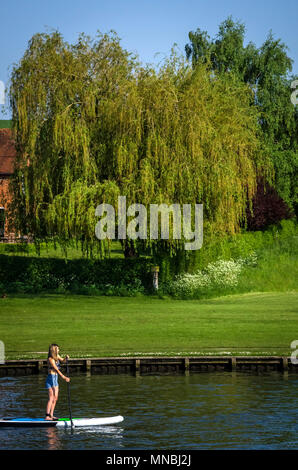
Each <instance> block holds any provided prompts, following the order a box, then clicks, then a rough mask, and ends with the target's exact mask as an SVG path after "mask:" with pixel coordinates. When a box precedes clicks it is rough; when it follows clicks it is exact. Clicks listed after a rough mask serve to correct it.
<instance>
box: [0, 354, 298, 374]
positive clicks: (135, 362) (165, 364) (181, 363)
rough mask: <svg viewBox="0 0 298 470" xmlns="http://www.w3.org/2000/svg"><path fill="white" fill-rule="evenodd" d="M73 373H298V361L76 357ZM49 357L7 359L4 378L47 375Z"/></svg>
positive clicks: (0, 370)
mask: <svg viewBox="0 0 298 470" xmlns="http://www.w3.org/2000/svg"><path fill="white" fill-rule="evenodd" d="M69 370H70V375H72V374H73V373H78V372H86V373H89V374H92V373H93V374H94V373H95V374H135V375H147V374H181V373H184V374H189V373H190V372H214V371H221V372H223V371H232V372H236V371H239V372H247V371H257V372H271V371H280V372H284V373H288V372H296V373H297V372H298V364H295V362H294V361H292V360H291V358H290V357H279V356H272V357H270V356H268V357H258V356H249V357H243V356H240V357H236V356H233V357H227V356H222V357H221V356H219V357H210V356H201V357H158V358H156V357H131V358H123V357H110V358H106V357H105V358H89V359H82V358H80V359H72V360H70V361H69ZM46 373H47V361H46V360H31V361H29V360H19V361H7V362H6V363H5V364H0V377H3V376H13V377H14V376H22V375H31V374H46Z"/></svg>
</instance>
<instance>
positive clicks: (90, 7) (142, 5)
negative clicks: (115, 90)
mask: <svg viewBox="0 0 298 470" xmlns="http://www.w3.org/2000/svg"><path fill="white" fill-rule="evenodd" d="M229 15H232V17H233V19H234V20H240V21H241V22H243V23H244V24H245V26H246V43H247V42H249V41H252V42H254V43H255V44H256V46H258V47H259V46H261V44H263V42H264V41H265V39H266V37H267V35H268V32H269V31H270V30H272V32H273V34H274V36H275V37H276V38H281V40H282V41H283V42H284V43H285V44H286V45H287V46H288V47H289V51H288V54H289V56H290V57H291V58H292V59H293V60H294V65H293V73H295V74H298V41H297V29H298V28H297V26H298V0H287V1H286V2H282V1H281V0H250V1H249V2H247V1H244V0H213V1H210V0H209V1H208V0H26V1H24V0H8V1H6V2H2V4H1V6H0V20H1V23H0V40H1V55H0V57H1V61H0V80H1V81H3V82H4V83H5V84H7V82H8V78H9V73H10V72H9V69H10V68H11V66H12V64H13V63H16V62H18V61H19V60H20V58H21V57H22V55H23V54H24V51H25V49H26V47H27V44H28V41H29V39H30V38H31V37H32V35H33V34H35V33H38V32H44V31H51V30H53V29H58V30H59V31H60V32H61V33H62V35H63V36H64V39H65V40H66V41H68V42H75V41H76V39H77V37H78V34H79V33H80V32H84V33H86V34H89V35H90V36H92V37H94V36H95V34H96V31H97V30H100V31H101V32H103V33H105V32H108V31H110V30H111V29H113V30H114V31H116V33H117V34H118V36H119V37H120V38H121V44H122V46H123V47H124V48H126V49H127V50H129V51H133V52H137V53H138V55H139V58H140V60H141V61H142V62H143V63H145V62H157V61H158V57H163V56H165V55H168V54H169V52H170V49H171V47H172V46H173V44H174V43H177V45H178V47H179V48H180V50H181V52H183V53H184V46H185V44H186V43H187V42H188V33H189V31H194V30H196V29H197V28H200V29H202V30H205V31H207V32H208V34H209V35H210V36H211V37H214V36H215V35H216V33H217V32H218V26H219V24H220V23H221V22H222V21H224V20H225V19H226V18H227V17H228V16H229ZM157 53H159V54H160V55H158V56H156V54H157ZM1 118H2V119H9V118H10V113H9V111H6V112H5V106H4V105H1V104H0V119H1Z"/></svg>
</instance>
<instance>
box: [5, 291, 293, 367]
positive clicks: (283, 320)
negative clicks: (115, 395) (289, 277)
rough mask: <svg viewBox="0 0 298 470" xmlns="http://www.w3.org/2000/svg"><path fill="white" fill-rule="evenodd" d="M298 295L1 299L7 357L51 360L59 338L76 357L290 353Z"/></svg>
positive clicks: (9, 358) (275, 354) (290, 293)
mask: <svg viewBox="0 0 298 470" xmlns="http://www.w3.org/2000/svg"><path fill="white" fill-rule="evenodd" d="M297 305H298V293H297V292H288V293H285V292H282V293H254V294H245V295H234V296H227V297H220V298H217V299H209V300H202V301H196V300H190V301H182V300H181V301H180V300H161V299H158V298H154V297H146V296H140V297H135V298H126V297H88V296H75V295H40V296H30V295H23V296H20V295H19V296H8V297H7V298H4V299H0V312H1V314H0V340H1V341H2V342H3V343H4V347H5V359H6V360H25V359H26V360H29V359H30V360H31V359H40V360H44V359H45V358H46V357H47V349H48V345H49V344H50V343H52V342H56V343H58V344H59V345H60V348H61V353H62V355H63V354H66V353H67V354H69V355H70V357H71V358H82V357H83V358H85V359H88V358H96V357H97V358H98V357H122V358H129V357H149V356H150V357H163V356H165V357H176V356H178V357H193V356H195V357H197V356H237V357H238V356H262V357H263V356H267V357H269V356H278V357H289V356H290V355H291V353H292V352H293V350H292V349H291V343H292V342H293V341H295V340H297V339H298V338H297V337H296V336H297Z"/></svg>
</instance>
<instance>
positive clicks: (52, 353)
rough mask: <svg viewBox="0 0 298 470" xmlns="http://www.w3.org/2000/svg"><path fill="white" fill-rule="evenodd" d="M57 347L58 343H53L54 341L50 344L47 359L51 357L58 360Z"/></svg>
mask: <svg viewBox="0 0 298 470" xmlns="http://www.w3.org/2000/svg"><path fill="white" fill-rule="evenodd" d="M58 347H59V346H58V344H55V343H53V344H50V346H49V352H48V359H49V358H50V357H52V358H53V359H54V361H57V360H58V352H57V348H58Z"/></svg>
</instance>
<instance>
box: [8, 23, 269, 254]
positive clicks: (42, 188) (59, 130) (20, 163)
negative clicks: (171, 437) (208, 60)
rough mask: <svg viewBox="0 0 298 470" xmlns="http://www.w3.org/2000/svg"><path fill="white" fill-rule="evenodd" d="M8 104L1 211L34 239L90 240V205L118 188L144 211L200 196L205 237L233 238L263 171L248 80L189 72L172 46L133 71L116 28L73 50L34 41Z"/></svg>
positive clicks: (113, 200)
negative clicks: (8, 150)
mask: <svg viewBox="0 0 298 470" xmlns="http://www.w3.org/2000/svg"><path fill="white" fill-rule="evenodd" d="M10 101H11V107H12V112H13V126H14V132H15V138H16V142H17V160H16V170H15V174H14V176H13V178H12V187H13V192H14V200H13V207H12V208H13V210H14V211H15V212H16V214H17V221H18V225H19V228H20V230H21V231H22V232H30V233H32V234H33V235H34V236H35V238H43V239H44V238H53V237H56V238H58V239H59V240H60V242H65V243H67V241H68V240H72V239H76V240H80V241H81V242H82V244H83V246H84V247H89V248H90V247H92V246H95V245H97V246H98V245H99V242H98V240H96V238H95V234H94V229H95V225H96V222H97V221H98V219H97V218H96V217H95V208H96V207H97V205H98V204H100V203H102V202H106V203H110V204H112V205H113V206H114V207H115V208H116V209H117V202H118V196H119V195H121V196H126V197H127V205H130V204H132V203H141V204H143V205H145V207H146V208H147V209H148V212H149V206H150V204H154V203H156V204H160V203H165V204H172V203H179V204H187V203H190V204H195V203H203V204H204V236H205V237H208V236H211V235H212V236H215V235H222V234H225V233H234V232H235V231H237V230H239V226H240V224H241V221H243V218H244V217H245V208H246V205H247V201H248V200H249V199H251V198H252V195H253V193H254V191H255V186H256V174H257V173H258V172H261V169H264V168H266V166H267V160H266V153H265V152H264V151H263V150H262V148H261V147H260V143H259V139H258V130H257V119H258V116H257V112H256V110H255V109H254V108H253V107H251V106H250V101H251V91H250V89H249V87H247V85H245V84H242V83H240V82H239V81H237V80H234V81H232V80H230V79H227V77H226V76H224V75H223V76H221V77H219V78H218V79H217V80H214V79H213V77H212V76H210V71H209V69H208V66H206V65H204V64H202V65H200V66H198V67H196V69H195V70H193V69H192V68H191V67H189V66H188V65H187V64H186V63H185V60H184V59H183V58H181V57H178V56H177V55H176V54H175V52H173V53H172V55H171V56H170V57H169V58H168V59H167V60H166V61H165V63H164V64H163V66H162V67H161V68H160V69H158V70H156V69H153V68H150V67H143V66H142V65H141V64H139V63H138V61H137V58H136V57H133V56H132V55H131V54H129V53H128V52H127V51H125V50H123V49H122V47H121V46H120V41H119V38H118V37H117V36H116V35H115V33H111V34H106V35H99V36H98V37H97V38H96V39H95V40H94V41H93V40H91V39H90V38H88V37H85V36H84V35H81V36H80V37H79V39H78V42H77V43H76V44H74V45H70V44H68V43H66V42H65V41H64V40H63V38H62V36H61V35H60V33H59V32H55V33H52V34H37V35H35V36H33V38H32V39H31V41H30V43H29V45H28V49H27V50H26V52H25V54H24V57H23V58H22V59H21V61H20V63H19V64H17V65H16V66H15V68H14V70H13V73H12V77H11V87H10ZM148 239H149V236H148ZM148 243H149V245H152V246H155V247H157V249H158V248H159V247H162V246H164V241H162V240H160V239H159V240H151V241H150V240H149V242H148ZM167 245H168V246H171V247H174V248H175V247H176V248H177V247H179V243H178V242H176V241H175V240H173V239H171V240H170V241H169V242H167ZM136 246H137V247H138V243H137V244H136ZM126 248H127V247H126Z"/></svg>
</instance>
